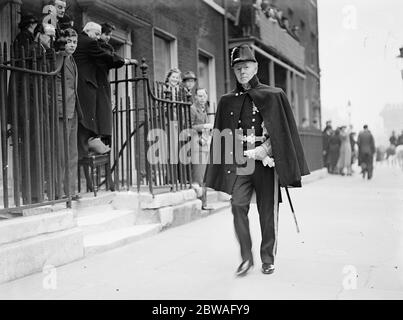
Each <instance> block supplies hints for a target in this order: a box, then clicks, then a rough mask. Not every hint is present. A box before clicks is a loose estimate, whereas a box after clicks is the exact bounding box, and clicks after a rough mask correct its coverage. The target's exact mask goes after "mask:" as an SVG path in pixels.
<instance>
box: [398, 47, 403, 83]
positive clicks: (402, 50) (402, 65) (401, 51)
mask: <svg viewBox="0 0 403 320" xmlns="http://www.w3.org/2000/svg"><path fill="white" fill-rule="evenodd" d="M397 58H398V59H399V60H400V75H401V76H402V79H403V47H401V48H399V55H398V56H397Z"/></svg>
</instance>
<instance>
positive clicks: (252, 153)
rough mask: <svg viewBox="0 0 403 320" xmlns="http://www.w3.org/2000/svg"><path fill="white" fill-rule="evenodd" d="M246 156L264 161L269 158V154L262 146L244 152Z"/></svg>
mask: <svg viewBox="0 0 403 320" xmlns="http://www.w3.org/2000/svg"><path fill="white" fill-rule="evenodd" d="M244 155H245V156H246V157H248V158H250V159H254V160H263V159H264V158H265V157H267V152H266V150H265V148H263V147H262V146H259V147H256V148H255V149H251V150H246V151H244Z"/></svg>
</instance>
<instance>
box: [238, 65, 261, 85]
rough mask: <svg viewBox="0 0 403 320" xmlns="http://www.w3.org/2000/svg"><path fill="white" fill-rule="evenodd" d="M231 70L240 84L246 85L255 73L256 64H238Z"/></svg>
mask: <svg viewBox="0 0 403 320" xmlns="http://www.w3.org/2000/svg"><path fill="white" fill-rule="evenodd" d="M233 68H234V73H235V76H236V78H237V80H238V82H239V83H240V84H247V83H248V82H249V81H250V80H251V79H252V78H253V76H254V75H255V74H256V73H257V63H256V62H253V61H246V62H238V63H236V64H235V65H234V67H233Z"/></svg>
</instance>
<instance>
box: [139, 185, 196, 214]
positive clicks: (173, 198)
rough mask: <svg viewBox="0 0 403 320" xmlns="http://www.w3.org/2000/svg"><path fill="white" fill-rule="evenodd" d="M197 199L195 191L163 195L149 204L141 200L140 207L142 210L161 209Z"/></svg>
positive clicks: (158, 195)
mask: <svg viewBox="0 0 403 320" xmlns="http://www.w3.org/2000/svg"><path fill="white" fill-rule="evenodd" d="M196 198H197V194H196V192H195V191H194V190H193V189H189V190H182V191H178V192H169V193H161V194H157V195H155V196H154V198H152V199H150V201H149V202H145V201H144V200H143V199H141V202H140V207H141V209H159V208H162V207H168V206H175V205H178V204H181V203H183V202H184V201H188V200H194V199H196Z"/></svg>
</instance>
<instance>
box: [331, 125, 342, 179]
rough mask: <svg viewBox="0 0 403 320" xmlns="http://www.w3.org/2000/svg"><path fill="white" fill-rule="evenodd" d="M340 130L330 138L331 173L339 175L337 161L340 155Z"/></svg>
mask: <svg viewBox="0 0 403 320" xmlns="http://www.w3.org/2000/svg"><path fill="white" fill-rule="evenodd" d="M340 145H341V139H340V129H339V128H337V129H336V130H335V131H334V133H333V134H332V135H331V136H330V138H329V173H330V174H337V168H336V167H337V161H338V160H339V155H340Z"/></svg>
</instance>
